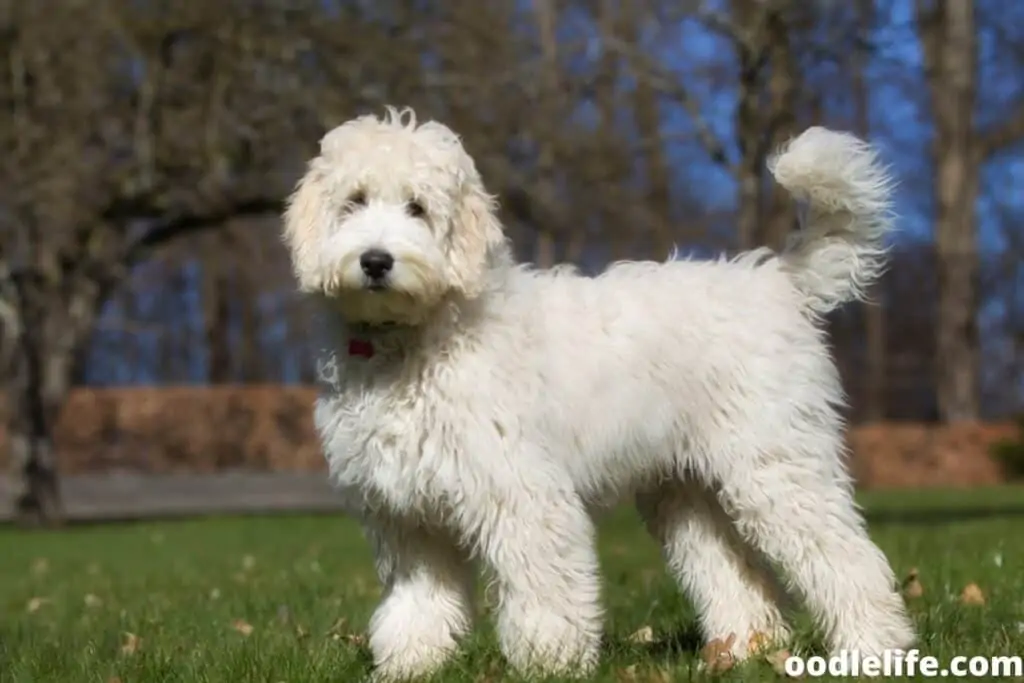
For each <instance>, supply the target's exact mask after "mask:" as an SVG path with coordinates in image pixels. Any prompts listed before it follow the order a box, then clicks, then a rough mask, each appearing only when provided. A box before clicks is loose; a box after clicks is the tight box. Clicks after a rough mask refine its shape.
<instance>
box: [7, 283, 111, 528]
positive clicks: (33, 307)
mask: <svg viewBox="0 0 1024 683" xmlns="http://www.w3.org/2000/svg"><path fill="white" fill-rule="evenodd" d="M55 283H56V284H55ZM15 287H16V296H15V297H14V302H15V303H16V305H17V313H18V319H19V320H18V322H19V330H18V332H19V334H18V338H17V344H16V346H15V349H14V358H13V364H12V366H11V372H10V375H9V377H10V381H9V383H8V391H7V415H6V422H7V425H6V426H7V436H8V439H9V443H10V450H11V459H10V464H11V480H12V483H13V486H14V505H15V510H14V513H15V519H16V520H17V521H18V522H20V523H23V524H29V525H58V524H60V523H61V522H63V519H64V509H63V505H62V503H61V495H60V485H59V477H58V457H57V451H56V446H55V443H54V431H55V428H56V424H57V419H58V418H59V416H60V412H61V409H62V408H63V407H64V404H65V402H66V401H67V397H68V393H69V391H70V389H71V383H72V378H73V374H74V370H75V359H76V357H77V354H78V353H79V351H80V350H81V348H82V346H83V344H84V343H85V342H86V341H87V340H88V338H89V334H90V333H91V331H92V328H93V323H94V322H95V320H96V314H97V312H98V310H99V305H100V302H101V301H102V300H103V297H104V290H103V289H102V288H101V287H100V285H99V284H98V283H96V282H94V281H92V280H89V279H86V278H74V279H69V280H67V281H64V280H56V281H54V282H51V283H47V281H45V280H43V279H42V278H39V279H36V280H35V281H28V280H23V281H20V282H17V283H15Z"/></svg>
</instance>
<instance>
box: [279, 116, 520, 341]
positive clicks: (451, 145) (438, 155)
mask: <svg viewBox="0 0 1024 683" xmlns="http://www.w3.org/2000/svg"><path fill="white" fill-rule="evenodd" d="M284 237H285V242H286V244H287V246H288V248H289V250H290V252H291V258H292V266H293V269H294V272H295V276H296V278H297V279H298V283H299V288H300V289H301V290H302V291H305V292H312V293H318V294H322V295H326V296H328V297H330V298H331V299H334V300H335V301H336V303H337V305H338V306H339V307H340V310H341V311H342V313H343V314H344V315H345V316H346V318H347V319H349V320H350V321H352V322H364V323H370V324H375V323H384V322H400V323H407V324H409V323H411V324H415V323H417V322H420V321H422V320H423V319H424V318H425V317H426V316H427V315H428V314H429V312H430V310H432V309H433V308H434V307H435V306H437V305H438V304H439V303H440V302H441V301H443V300H444V299H445V298H446V297H447V296H448V295H449V294H452V293H456V294H458V295H460V296H462V297H465V298H468V299H473V298H476V297H478V296H479V295H480V294H481V292H482V291H483V288H484V287H485V285H486V278H487V271H488V267H489V264H490V260H491V258H492V257H493V256H494V254H495V253H496V252H497V251H498V250H500V249H502V248H504V245H505V240H504V235H503V233H502V230H501V225H500V224H499V222H498V220H497V218H496V217H495V212H494V201H493V198H492V197H490V196H489V195H488V194H487V193H486V191H485V190H484V187H483V184H482V182H481V180H480V175H479V173H477V170H476V166H475V164H474V163H473V160H472V158H470V156H469V155H468V154H467V153H466V151H465V150H464V149H463V147H462V143H461V142H460V140H459V137H458V136H457V135H456V134H455V133H453V132H452V131H451V130H450V129H449V128H447V127H446V126H444V125H442V124H440V123H436V122H433V121H431V122H427V123H422V124H417V122H416V118H415V114H414V113H413V112H412V111H411V110H404V111H402V112H398V111H397V110H395V109H393V108H388V110H387V113H386V115H385V116H384V117H383V118H377V117H375V116H363V117H360V118H357V119H354V120H352V121H349V122H347V123H345V124H343V125H341V126H339V127H337V128H335V129H334V130H332V131H330V132H329V133H328V134H327V135H325V136H324V138H323V139H322V140H321V141H320V154H319V156H317V157H316V158H314V159H313V160H312V161H311V162H310V163H309V166H308V169H307V172H306V174H305V176H304V177H303V178H302V179H301V180H300V181H299V184H298V186H297V188H296V190H295V193H294V194H293V195H292V196H291V198H290V200H289V203H288V208H287V210H286V211H285V217H284Z"/></svg>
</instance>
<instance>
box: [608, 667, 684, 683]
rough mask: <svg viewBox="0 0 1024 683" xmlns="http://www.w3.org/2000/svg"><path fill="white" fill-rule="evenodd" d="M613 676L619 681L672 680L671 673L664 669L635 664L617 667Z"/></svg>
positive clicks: (663, 682) (660, 682) (651, 682)
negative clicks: (641, 666) (642, 666)
mask: <svg viewBox="0 0 1024 683" xmlns="http://www.w3.org/2000/svg"><path fill="white" fill-rule="evenodd" d="M615 678H616V679H617V680H618V681H619V682H620V683H670V681H671V680H672V676H671V674H669V672H668V671H666V670H665V669H653V668H643V669H641V668H639V667H637V665H636V664H630V665H629V666H627V667H626V668H624V669H619V670H618V671H616V672H615Z"/></svg>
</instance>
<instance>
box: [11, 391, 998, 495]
mask: <svg viewBox="0 0 1024 683" xmlns="http://www.w3.org/2000/svg"><path fill="white" fill-rule="evenodd" d="M315 396H316V390H315V389H313V388H310V387H286V386H278V385H247V386H230V385H225V386H214V387H199V386H196V387H191V386H181V387H165V388H115V389H78V390H76V391H74V392H73V393H72V395H71V398H70V400H69V402H68V405H67V407H66V408H65V410H64V413H63V415H62V417H61V420H60V422H59V424H58V427H57V445H58V449H59V452H60V467H61V471H62V472H63V473H67V474H71V473H81V472H96V471H103V470H110V469H128V470H134V471H142V472H171V471H193V472H211V471H215V470H223V469H238V468H241V469H253V470H318V469H322V468H323V465H324V462H323V458H322V457H321V455H320V451H319V446H318V444H317V441H316V436H315V434H314V432H313V424H312V408H313V401H314V398H315ZM1015 434H1016V430H1015V428H1014V426H1013V425H1009V424H963V425H955V426H946V427H939V426H924V425H918V424H913V423H882V424H875V425H867V426H862V427H856V428H854V429H852V430H851V433H850V447H851V452H852V467H853V471H854V473H855V475H856V477H857V480H858V482H859V483H860V484H861V485H862V486H868V487H874V486H936V485H962V486H971V485H978V484H989V483H996V482H998V481H999V480H1000V478H1001V477H1000V471H999V468H998V466H997V465H996V464H995V463H994V462H993V460H992V459H991V458H990V457H989V449H990V447H991V445H992V443H993V442H994V441H996V440H1000V439H1005V438H1012V437H1013V436H1015ZM6 458H7V448H6V435H5V434H4V433H3V429H2V427H0V464H3V467H4V469H6V462H5V461H6Z"/></svg>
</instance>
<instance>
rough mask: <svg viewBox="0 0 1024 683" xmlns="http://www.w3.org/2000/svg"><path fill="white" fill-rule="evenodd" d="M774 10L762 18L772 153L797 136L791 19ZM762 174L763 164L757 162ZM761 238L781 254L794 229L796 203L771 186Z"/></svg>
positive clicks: (779, 9)
mask: <svg viewBox="0 0 1024 683" xmlns="http://www.w3.org/2000/svg"><path fill="white" fill-rule="evenodd" d="M785 9H786V8H785V7H784V6H781V5H780V6H776V7H775V8H774V9H772V10H770V11H769V12H767V15H766V17H765V29H764V30H765V40H766V42H767V48H766V49H767V51H768V63H769V65H770V67H771V70H770V74H769V76H768V83H767V89H768V101H769V106H768V112H767V114H768V116H767V118H768V121H769V125H768V126H767V127H766V128H767V129H766V131H765V134H766V135H768V142H767V144H766V147H768V148H769V149H774V148H775V147H777V146H778V145H780V144H782V143H783V142H785V141H786V140H787V139H789V138H791V137H793V136H794V135H795V134H796V113H797V108H798V106H799V103H798V99H799V92H800V88H799V83H800V72H799V70H798V66H797V63H796V55H794V53H793V46H792V42H793V37H792V35H791V34H792V32H793V19H792V17H791V16H789V15H787V14H786V12H785V11H784V10H785ZM759 164H760V166H761V169H762V170H761V171H760V172H761V173H763V172H764V171H763V169H764V163H762V162H760V161H759ZM762 222H763V227H764V237H763V238H762V239H761V240H759V241H760V242H762V243H763V244H765V245H767V246H768V247H771V248H772V249H774V250H776V251H780V250H782V248H783V247H784V246H785V245H786V241H787V240H788V238H789V236H790V234H792V232H793V230H794V229H795V228H796V227H797V217H796V203H795V202H794V201H793V198H792V197H791V196H790V195H789V193H788V192H786V191H785V190H783V189H782V188H781V187H779V186H778V185H777V184H775V183H771V192H770V194H769V201H768V206H767V208H766V210H765V216H764V218H763V220H762Z"/></svg>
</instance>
